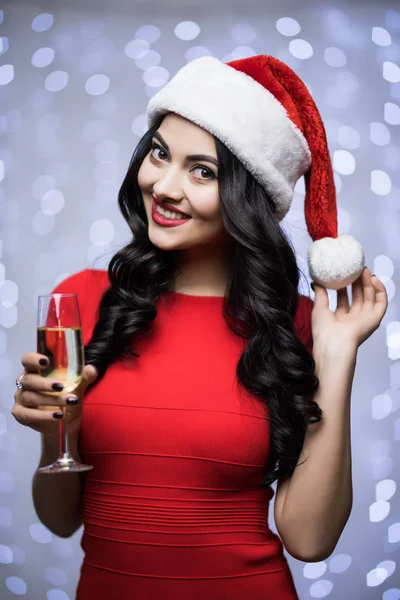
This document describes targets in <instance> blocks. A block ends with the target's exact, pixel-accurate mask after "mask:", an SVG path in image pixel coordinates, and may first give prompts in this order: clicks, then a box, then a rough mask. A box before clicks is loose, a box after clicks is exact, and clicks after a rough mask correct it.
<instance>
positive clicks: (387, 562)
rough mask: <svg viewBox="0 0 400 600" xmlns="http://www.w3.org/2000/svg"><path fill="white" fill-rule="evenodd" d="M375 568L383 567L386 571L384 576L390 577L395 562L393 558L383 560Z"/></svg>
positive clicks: (394, 568) (394, 567)
mask: <svg viewBox="0 0 400 600" xmlns="http://www.w3.org/2000/svg"><path fill="white" fill-rule="evenodd" d="M376 568H377V569H384V570H385V571H386V577H390V576H391V575H393V573H394V572H395V570H396V563H395V562H394V561H393V560H383V561H382V562H380V563H379V564H378V565H376Z"/></svg>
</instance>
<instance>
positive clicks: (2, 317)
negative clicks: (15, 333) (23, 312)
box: [0, 304, 18, 329]
mask: <svg viewBox="0 0 400 600" xmlns="http://www.w3.org/2000/svg"><path fill="white" fill-rule="evenodd" d="M17 320H18V310H17V307H16V306H3V305H2V304H0V325H1V327H5V328H6V329H10V328H11V327H14V325H16V324H17Z"/></svg>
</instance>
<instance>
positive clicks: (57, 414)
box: [53, 411, 64, 419]
mask: <svg viewBox="0 0 400 600" xmlns="http://www.w3.org/2000/svg"><path fill="white" fill-rule="evenodd" d="M63 416H64V414H63V413H62V412H61V411H58V412H54V413H53V417H54V419H62V418H63Z"/></svg>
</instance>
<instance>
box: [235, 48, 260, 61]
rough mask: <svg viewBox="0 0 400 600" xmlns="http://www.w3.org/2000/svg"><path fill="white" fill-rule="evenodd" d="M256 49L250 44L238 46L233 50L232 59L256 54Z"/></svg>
mask: <svg viewBox="0 0 400 600" xmlns="http://www.w3.org/2000/svg"><path fill="white" fill-rule="evenodd" d="M255 54H256V51H255V50H254V48H251V47H250V46H237V47H236V48H234V49H233V50H232V60H240V59H241V58H248V57H249V56H255Z"/></svg>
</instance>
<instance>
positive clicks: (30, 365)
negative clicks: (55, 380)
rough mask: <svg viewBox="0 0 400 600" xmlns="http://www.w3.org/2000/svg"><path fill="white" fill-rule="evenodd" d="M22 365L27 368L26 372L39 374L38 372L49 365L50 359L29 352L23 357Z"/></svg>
mask: <svg viewBox="0 0 400 600" xmlns="http://www.w3.org/2000/svg"><path fill="white" fill-rule="evenodd" d="M21 363H22V365H23V366H24V367H25V371H27V372H29V373H37V372H38V370H40V369H45V368H46V367H47V366H48V365H49V359H48V358H47V356H45V355H44V354H39V353H38V352H27V353H26V354H24V355H23V356H22V359H21Z"/></svg>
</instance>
